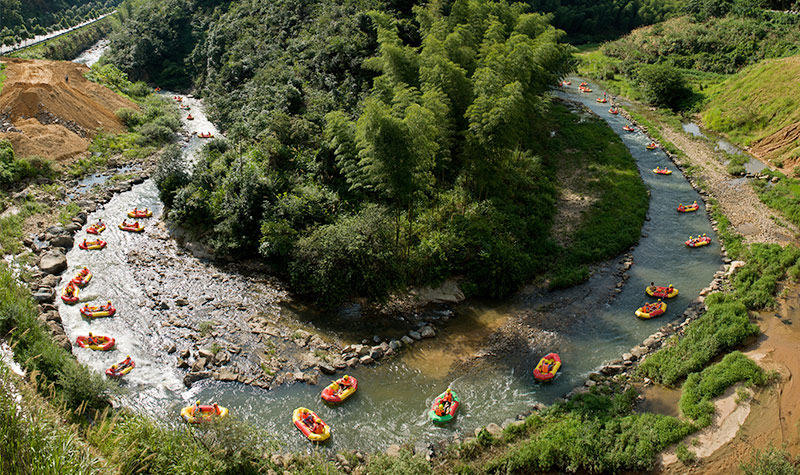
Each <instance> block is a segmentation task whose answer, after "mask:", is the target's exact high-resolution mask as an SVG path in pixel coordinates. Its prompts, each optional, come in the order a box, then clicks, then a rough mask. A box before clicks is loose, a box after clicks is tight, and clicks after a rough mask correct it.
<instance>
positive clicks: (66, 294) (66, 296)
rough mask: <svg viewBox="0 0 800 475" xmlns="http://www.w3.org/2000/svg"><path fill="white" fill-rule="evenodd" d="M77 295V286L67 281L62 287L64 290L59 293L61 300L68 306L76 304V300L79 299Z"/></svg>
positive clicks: (78, 290)
mask: <svg viewBox="0 0 800 475" xmlns="http://www.w3.org/2000/svg"><path fill="white" fill-rule="evenodd" d="M79 293H80V289H78V286H77V285H75V284H74V283H73V282H72V281H69V282H68V283H67V285H65V286H64V290H62V291H61V300H63V301H64V303H66V304H69V305H72V304H74V303H78V300H80V297H78V294H79Z"/></svg>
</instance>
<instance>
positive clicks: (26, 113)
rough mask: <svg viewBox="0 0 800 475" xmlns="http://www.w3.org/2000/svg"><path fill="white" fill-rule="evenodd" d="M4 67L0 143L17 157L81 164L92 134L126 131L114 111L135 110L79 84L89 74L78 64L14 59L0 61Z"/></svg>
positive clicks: (86, 83)
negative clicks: (7, 145)
mask: <svg viewBox="0 0 800 475" xmlns="http://www.w3.org/2000/svg"><path fill="white" fill-rule="evenodd" d="M3 63H5V65H6V70H5V71H6V75H7V79H6V80H5V82H4V83H3V91H2V94H0V119H2V120H0V125H2V127H0V139H8V140H9V141H11V143H12V145H13V147H14V152H15V153H16V154H17V156H20V157H29V156H33V155H38V156H41V157H45V158H49V159H51V160H56V161H58V162H68V161H71V160H74V159H77V158H81V157H83V156H85V155H86V154H87V153H88V152H87V150H88V148H89V143H90V140H91V138H92V137H93V136H94V135H95V134H97V132H99V131H106V132H114V133H118V132H123V131H124V130H125V127H124V125H123V124H122V122H121V121H120V120H119V119H118V118H117V117H116V115H115V114H114V112H115V111H116V110H118V109H120V108H122V107H129V108H136V107H137V106H136V105H135V104H133V103H132V102H130V101H128V100H126V99H124V98H122V97H120V96H119V95H117V94H116V93H114V92H113V91H111V90H110V89H108V88H106V87H103V86H101V85H99V84H95V83H93V82H91V81H89V80H87V79H86V78H84V77H83V75H84V74H86V73H87V72H88V71H89V68H87V67H86V66H85V65H82V64H76V63H72V62H67V61H43V60H28V59H17V58H3ZM67 77H68V78H69V79H68V80H67Z"/></svg>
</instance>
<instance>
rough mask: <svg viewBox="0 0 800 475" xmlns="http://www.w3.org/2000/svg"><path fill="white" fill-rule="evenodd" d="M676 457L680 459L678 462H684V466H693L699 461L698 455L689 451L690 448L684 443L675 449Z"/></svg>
mask: <svg viewBox="0 0 800 475" xmlns="http://www.w3.org/2000/svg"><path fill="white" fill-rule="evenodd" d="M675 456H676V457H678V460H680V461H681V462H683V464H684V465H691V464H692V463H693V462H695V461H696V460H697V455H695V453H694V452H692V451H691V450H689V447H687V446H686V444H684V443H683V442H681V443H680V444H678V446H677V447H675Z"/></svg>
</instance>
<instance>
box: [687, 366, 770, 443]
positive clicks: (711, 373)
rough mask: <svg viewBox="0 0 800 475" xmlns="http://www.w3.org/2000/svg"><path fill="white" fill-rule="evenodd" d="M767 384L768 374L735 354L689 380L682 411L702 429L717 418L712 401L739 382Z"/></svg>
mask: <svg viewBox="0 0 800 475" xmlns="http://www.w3.org/2000/svg"><path fill="white" fill-rule="evenodd" d="M767 381H768V377H767V374H766V373H765V372H764V370H762V369H761V368H760V367H759V366H758V365H757V364H756V363H755V362H754V361H753V360H751V359H750V358H748V357H746V356H745V355H743V354H742V353H740V352H738V351H734V352H733V353H729V354H727V355H725V357H724V358H722V361H720V362H719V363H717V364H714V365H712V366H709V367H708V368H706V369H704V370H703V371H702V372H700V373H692V374H690V375H689V377H688V378H686V382H685V383H684V384H683V392H682V394H681V400H680V403H679V407H680V409H681V413H682V414H683V415H684V416H685V417H688V418H689V419H691V420H693V421H695V422H696V423H697V424H698V425H699V426H700V427H705V426H707V425H709V424H711V418H712V417H713V416H714V403H713V401H712V399H714V398H715V397H717V396H720V395H722V393H723V392H725V390H726V389H727V388H729V387H730V386H732V385H733V384H735V383H738V382H745V383H746V384H747V385H752V384H755V385H759V386H762V385H764V384H766V383H767Z"/></svg>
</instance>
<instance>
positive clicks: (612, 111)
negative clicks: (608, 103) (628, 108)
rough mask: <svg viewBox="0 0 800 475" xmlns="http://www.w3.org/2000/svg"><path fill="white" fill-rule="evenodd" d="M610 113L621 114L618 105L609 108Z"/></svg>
mask: <svg viewBox="0 0 800 475" xmlns="http://www.w3.org/2000/svg"><path fill="white" fill-rule="evenodd" d="M608 113H609V114H613V115H617V114H619V109H617V108H616V107H612V108H611V109H609V110H608Z"/></svg>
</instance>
